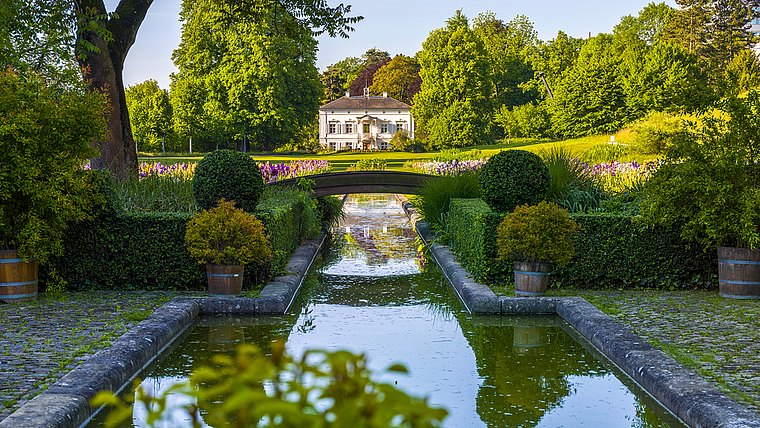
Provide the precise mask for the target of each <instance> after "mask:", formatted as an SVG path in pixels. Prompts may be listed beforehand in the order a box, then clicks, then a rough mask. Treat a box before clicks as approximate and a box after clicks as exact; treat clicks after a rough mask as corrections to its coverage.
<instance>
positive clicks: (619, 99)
mask: <svg viewBox="0 0 760 428" xmlns="http://www.w3.org/2000/svg"><path fill="white" fill-rule="evenodd" d="M617 62H618V57H617V55H616V53H615V50H614V49H613V45H612V38H611V37H610V36H609V35H607V34H599V35H598V36H596V37H594V38H592V39H590V40H589V41H588V42H586V44H585V45H583V47H582V48H581V51H580V54H579V56H578V60H577V61H576V63H575V64H574V65H573V66H572V67H571V68H570V69H568V70H566V71H565V72H564V73H563V75H562V76H563V77H562V80H561V81H560V83H559V84H558V85H557V86H556V87H555V88H552V89H553V91H554V103H553V104H551V105H552V126H553V127H554V132H555V133H556V134H558V135H564V136H582V135H594V134H602V133H609V132H612V131H616V130H618V129H620V127H621V126H622V125H623V123H625V118H626V109H625V100H624V93H623V88H622V87H621V82H620V81H619V80H618V79H617Z"/></svg>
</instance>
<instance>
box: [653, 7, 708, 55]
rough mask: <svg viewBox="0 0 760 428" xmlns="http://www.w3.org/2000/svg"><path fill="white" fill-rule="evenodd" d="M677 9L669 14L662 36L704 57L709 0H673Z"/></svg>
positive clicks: (705, 53) (705, 52)
mask: <svg viewBox="0 0 760 428" xmlns="http://www.w3.org/2000/svg"><path fill="white" fill-rule="evenodd" d="M675 1H676V3H677V4H678V10H677V11H676V12H675V13H674V14H673V15H672V16H671V19H670V20H669V21H668V25H667V27H666V28H665V30H664V34H663V38H664V39H665V40H668V41H671V42H673V43H678V44H680V45H681V46H683V47H685V48H686V49H687V50H688V51H689V52H690V53H693V54H696V55H697V56H698V57H700V58H706V55H707V42H708V40H709V39H710V34H709V31H710V28H709V25H710V0H675Z"/></svg>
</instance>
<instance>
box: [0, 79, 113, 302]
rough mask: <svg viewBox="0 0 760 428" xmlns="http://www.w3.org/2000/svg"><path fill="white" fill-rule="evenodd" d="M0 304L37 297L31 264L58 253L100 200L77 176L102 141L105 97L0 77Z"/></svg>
mask: <svg viewBox="0 0 760 428" xmlns="http://www.w3.org/2000/svg"><path fill="white" fill-rule="evenodd" d="M0 88H1V89H0V117H1V118H2V121H0V245H2V248H0V259H2V260H0V300H2V301H6V302H15V301H23V300H32V299H35V298H36V297H37V263H38V262H40V263H45V262H46V261H47V259H48V258H49V257H50V256H51V255H58V254H60V253H61V252H62V251H63V238H64V234H65V231H66V228H67V227H68V224H69V223H70V222H74V221H78V220H83V219H85V218H87V217H89V216H90V209H89V208H90V207H92V206H93V205H94V204H95V203H96V202H97V199H98V198H99V197H101V196H102V195H99V194H98V192H97V189H96V186H95V185H94V181H93V177H92V175H91V174H89V173H88V172H85V171H82V166H83V165H84V164H85V163H86V161H87V159H89V158H91V157H92V156H95V155H96V154H97V152H96V151H95V150H94V149H93V148H92V147H91V146H90V144H91V143H92V142H93V140H94V139H96V138H97V137H101V136H103V135H104V133H105V120H104V117H105V106H106V100H105V97H103V96H102V95H100V94H99V93H97V92H92V93H85V92H83V91H77V90H76V89H66V88H63V87H57V86H53V85H49V84H48V83H47V82H46V81H45V80H44V79H43V78H41V77H39V76H36V75H25V76H23V77H21V76H19V75H18V74H17V73H16V72H14V71H0Z"/></svg>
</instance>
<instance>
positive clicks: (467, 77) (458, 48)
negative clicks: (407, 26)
mask: <svg viewBox="0 0 760 428" xmlns="http://www.w3.org/2000/svg"><path fill="white" fill-rule="evenodd" d="M446 24H447V25H446V27H444V28H439V29H437V30H433V31H431V32H430V35H429V36H428V38H427V40H425V42H424V43H423V44H422V51H420V52H419V53H418V60H419V62H420V66H421V69H420V77H421V78H422V89H421V90H420V92H418V93H417V95H416V96H415V97H414V106H413V108H412V114H414V118H415V121H416V123H417V131H416V132H417V135H418V136H421V137H425V136H427V144H428V145H429V146H432V147H436V148H451V147H465V146H472V145H476V144H483V143H484V142H485V141H486V139H487V138H488V134H489V126H490V120H491V115H492V112H491V105H490V95H491V79H490V70H489V61H488V53H487V52H486V50H485V47H484V46H483V41H482V39H481V38H480V37H479V36H478V35H477V34H475V32H474V31H473V30H472V29H470V26H469V23H468V20H467V17H465V16H464V15H463V14H462V11H461V10H459V11H457V14H456V15H455V16H454V17H452V18H451V19H449V20H448V21H447V22H446Z"/></svg>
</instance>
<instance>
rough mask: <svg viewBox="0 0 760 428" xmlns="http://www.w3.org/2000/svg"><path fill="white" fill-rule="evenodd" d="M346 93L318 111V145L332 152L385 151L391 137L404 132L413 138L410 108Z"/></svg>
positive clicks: (390, 100)
mask: <svg viewBox="0 0 760 428" xmlns="http://www.w3.org/2000/svg"><path fill="white" fill-rule="evenodd" d="M364 93H365V95H364V96H363V97H352V96H350V94H349V93H346V96H344V97H342V98H339V99H337V100H335V101H332V102H330V103H327V104H325V105H323V106H322V107H320V108H319V143H320V144H321V145H322V147H323V148H325V149H326V150H330V151H335V150H387V149H388V146H389V145H390V142H391V139H392V138H393V135H394V134H395V133H396V132H398V131H406V132H407V133H408V135H409V137H410V138H414V119H412V106H410V105H409V104H406V103H402V102H401V101H398V100H395V99H393V98H390V97H388V94H387V93H384V94H383V96H381V97H371V96H369V94H368V91H367V90H366V89H365V91H364Z"/></svg>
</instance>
